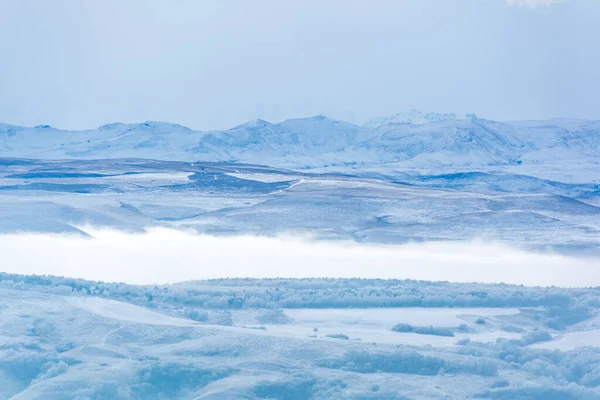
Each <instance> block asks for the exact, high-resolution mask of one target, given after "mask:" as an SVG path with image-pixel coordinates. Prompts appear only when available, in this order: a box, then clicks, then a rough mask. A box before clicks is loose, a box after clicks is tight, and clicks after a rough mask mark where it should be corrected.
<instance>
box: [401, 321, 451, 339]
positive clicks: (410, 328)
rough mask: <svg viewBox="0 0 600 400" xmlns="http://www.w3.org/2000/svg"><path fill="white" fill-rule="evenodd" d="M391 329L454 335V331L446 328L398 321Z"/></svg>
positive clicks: (425, 333) (421, 333) (405, 331)
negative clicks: (413, 324)
mask: <svg viewBox="0 0 600 400" xmlns="http://www.w3.org/2000/svg"><path fill="white" fill-rule="evenodd" d="M392 331H394V332H404V333H418V334H420V335H435V336H448V337H452V336H454V332H452V331H451V330H450V329H448V328H437V327H434V326H412V325H410V324H405V323H402V322H401V323H399V324H396V325H394V326H393V327H392Z"/></svg>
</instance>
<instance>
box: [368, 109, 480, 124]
mask: <svg viewBox="0 0 600 400" xmlns="http://www.w3.org/2000/svg"><path fill="white" fill-rule="evenodd" d="M473 118H476V117H475V115H474V114H455V113H436V112H428V113H425V112H422V111H419V110H415V109H412V110H408V111H404V112H399V113H396V114H394V115H392V116H390V117H379V118H374V119H371V120H369V121H367V122H365V123H364V124H363V126H364V127H367V128H379V127H380V126H384V125H389V124H412V125H425V124H429V123H432V122H440V121H449V120H468V119H473Z"/></svg>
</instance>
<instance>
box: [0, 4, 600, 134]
mask: <svg viewBox="0 0 600 400" xmlns="http://www.w3.org/2000/svg"><path fill="white" fill-rule="evenodd" d="M538 3H540V4H538ZM541 3H553V4H548V5H544V4H541ZM536 5H538V6H537V7H536ZM599 38H600V1H598V0H564V1H555V0H554V1H552V0H452V1H446V0H388V1H381V0H369V1H358V0H302V1H300V0H298V1H295V0H293V1H292V0H289V1H281V0H253V1H245V0H238V1H233V0H202V1H195V0H189V1H188V0H164V1H153V0H96V1H86V0H78V1H69V0H53V1H46V0H37V1H34V0H0V54H2V59H1V60H0V121H3V122H7V123H14V124H20V125H36V124H50V125H52V126H56V127H60V128H69V129H81V128H93V127H97V126H99V125H101V124H104V123H109V122H115V121H122V122H139V121H144V120H162V121H169V122H176V123H180V124H183V125H187V126H190V127H192V128H196V129H219V128H229V127H231V126H234V125H236V124H239V123H242V122H245V121H247V120H250V119H253V118H264V119H267V120H270V121H279V120H283V119H286V118H291V117H301V116H309V115H315V114H325V115H327V116H330V117H333V118H339V119H345V120H350V121H353V122H362V121H363V120H365V119H368V118H372V117H376V116H380V115H388V114H393V113H395V112H398V111H404V110H406V109H410V108H417V109H421V110H424V111H440V112H451V111H455V112H473V113H476V114H477V115H480V116H482V117H485V118H491V119H497V120H507V119H526V118H535V119H541V118H550V117H554V116H562V117H577V118H595V119H600V106H599V104H600V102H599V101H598V96H599V94H600V39H599Z"/></svg>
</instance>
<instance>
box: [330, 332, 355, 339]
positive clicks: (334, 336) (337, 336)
mask: <svg viewBox="0 0 600 400" xmlns="http://www.w3.org/2000/svg"><path fill="white" fill-rule="evenodd" d="M325 336H326V337H328V338H332V339H340V340H350V336H348V335H344V334H343V333H331V334H329V335H325Z"/></svg>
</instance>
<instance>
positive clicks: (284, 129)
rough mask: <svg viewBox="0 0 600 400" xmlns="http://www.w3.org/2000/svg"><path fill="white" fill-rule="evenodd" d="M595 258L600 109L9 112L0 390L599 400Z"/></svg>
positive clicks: (0, 238) (28, 394) (2, 187)
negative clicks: (211, 124) (160, 117)
mask: <svg viewBox="0 0 600 400" xmlns="http://www.w3.org/2000/svg"><path fill="white" fill-rule="evenodd" d="M599 260H600V122H599V121H585V120H566V119H553V120H548V121H516V122H495V121H490V120H483V119H479V118H477V117H476V116H474V115H454V114H436V113H420V112H418V111H414V110H413V111H410V112H407V113H399V114H396V115H394V116H392V117H386V118H379V119H376V120H372V121H369V122H368V123H366V124H365V125H364V126H357V125H353V124H350V123H347V122H343V121H336V120H332V119H328V118H326V117H322V116H317V117H313V118H303V119H294V120H288V121H283V122H280V123H269V122H266V121H262V120H256V121H251V122H249V123H246V124H243V125H240V126H238V127H235V128H232V129H230V130H226V131H215V132H198V131H193V130H191V129H188V128H185V127H183V126H179V125H174V124H169V123H162V122H146V123H141V124H121V123H115V124H109V125H105V126H102V127H100V128H98V129H94V130H87V131H77V132H75V131H63V130H59V129H54V128H52V127H48V126H38V127H34V128H25V127H18V126H12V125H6V124H1V125H0V400H1V399H77V400H84V399H86V400H88V399H157V400H158V399H161V400H162V399H197V400H199V399H292V400H294V399H298V400H303V399H316V400H320V399H323V400H325V399H327V400H328V399H354V400H359V399H361V400H362V399H389V400H407V399H415V400H418V399H448V400H450V399H478V398H480V399H511V400H512V399H533V400H571V399H573V400H575V399H583V400H595V399H600V339H598V337H599V335H600V288H599V286H600V274H598V273H597V271H598V268H600V261H599ZM208 278H211V279H208ZM259 278H261V279H259ZM375 278H380V279H375ZM469 282H473V283H469ZM509 283H510V284H509Z"/></svg>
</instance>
